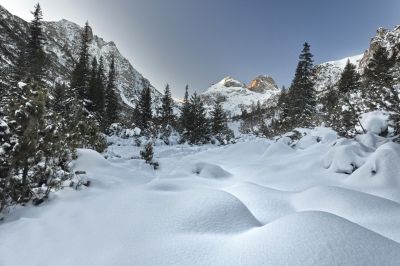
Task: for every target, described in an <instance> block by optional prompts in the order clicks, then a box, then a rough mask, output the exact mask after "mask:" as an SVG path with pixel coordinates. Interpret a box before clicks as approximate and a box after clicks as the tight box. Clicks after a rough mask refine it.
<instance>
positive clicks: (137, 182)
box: [0, 128, 400, 266]
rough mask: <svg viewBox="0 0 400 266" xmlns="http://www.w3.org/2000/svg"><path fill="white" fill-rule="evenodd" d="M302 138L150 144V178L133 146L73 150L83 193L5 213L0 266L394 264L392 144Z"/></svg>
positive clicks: (397, 183) (322, 132)
mask: <svg viewBox="0 0 400 266" xmlns="http://www.w3.org/2000/svg"><path fill="white" fill-rule="evenodd" d="M304 131H305V132H307V133H308V134H307V136H306V137H303V138H302V139H301V140H300V141H299V142H297V144H296V145H295V146H293V147H292V144H294V143H290V142H289V139H288V138H282V139H280V140H278V141H276V142H274V141H269V140H266V139H261V138H256V137H245V136H244V137H243V138H242V140H240V141H238V143H236V144H232V145H228V146H222V147H217V146H212V145H206V146H202V147H197V146H193V147H191V146H187V145H181V146H173V147H169V146H156V147H155V153H156V154H155V157H156V160H158V161H159V162H160V166H161V168H160V169H159V170H158V171H154V170H152V169H150V167H149V166H148V165H146V164H144V163H143V162H142V161H141V160H138V159H135V158H137V156H138V154H139V150H140V148H139V147H135V146H133V143H134V142H133V141H132V140H121V139H117V138H113V139H112V140H113V141H114V142H115V144H114V145H112V146H110V147H109V149H108V152H107V153H106V154H105V155H107V159H105V158H104V155H100V154H98V153H96V152H94V151H91V150H80V151H79V159H78V161H77V162H75V169H77V170H86V171H87V173H88V177H89V179H90V180H91V181H92V186H91V187H90V188H88V189H84V190H81V191H74V190H71V189H64V190H63V191H61V192H58V193H57V194H56V195H54V196H53V197H52V198H51V200H50V201H49V202H48V203H46V204H44V205H42V206H40V207H36V208H34V207H25V208H17V209H14V210H13V211H11V213H10V214H9V216H8V217H7V218H6V220H5V222H4V223H3V224H2V225H1V226H0V236H1V241H0V265H49V266H50V265H51V266H52V265H363V266H364V265H398V264H399V262H400V244H399V243H400V229H399V228H400V193H399V192H400V164H399V161H400V146H399V145H398V144H394V143H386V142H387V141H386V140H385V139H383V138H380V137H377V136H376V135H374V134H372V133H368V134H366V135H363V136H360V137H358V138H357V140H344V139H340V140H337V138H336V134H335V132H332V131H331V130H329V129H326V128H318V129H316V130H313V131H309V130H304ZM288 144H289V145H288ZM132 158H133V159H132ZM352 165H353V166H352ZM354 169H356V170H355V171H354ZM352 171H354V172H352Z"/></svg>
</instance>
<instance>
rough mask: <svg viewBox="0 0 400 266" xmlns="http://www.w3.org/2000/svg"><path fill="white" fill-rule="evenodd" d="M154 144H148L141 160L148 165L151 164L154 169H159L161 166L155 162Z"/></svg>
mask: <svg viewBox="0 0 400 266" xmlns="http://www.w3.org/2000/svg"><path fill="white" fill-rule="evenodd" d="M153 156H154V152H153V144H152V143H151V142H149V143H147V144H146V146H145V147H144V150H142V151H140V158H142V159H143V160H144V161H145V162H146V163H147V164H150V165H151V166H153V167H154V169H158V167H159V164H158V162H155V161H154V160H153Z"/></svg>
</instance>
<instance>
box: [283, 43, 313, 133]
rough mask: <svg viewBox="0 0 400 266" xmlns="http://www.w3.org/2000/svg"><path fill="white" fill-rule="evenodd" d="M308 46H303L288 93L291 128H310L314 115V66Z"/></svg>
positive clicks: (306, 44)
mask: <svg viewBox="0 0 400 266" xmlns="http://www.w3.org/2000/svg"><path fill="white" fill-rule="evenodd" d="M312 57H313V55H312V54H311V52H310V45H309V44H308V43H305V44H304V47H303V50H302V51H301V54H300V56H299V63H298V65H297V68H296V73H295V77H294V79H293V82H292V85H291V87H290V89H289V92H288V98H289V99H288V107H289V108H288V117H287V120H288V121H287V122H288V123H290V126H291V128H295V127H311V126H313V124H314V123H313V119H314V116H315V113H316V99H315V90H314V66H313V59H312Z"/></svg>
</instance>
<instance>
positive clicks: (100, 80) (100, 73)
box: [93, 56, 116, 120]
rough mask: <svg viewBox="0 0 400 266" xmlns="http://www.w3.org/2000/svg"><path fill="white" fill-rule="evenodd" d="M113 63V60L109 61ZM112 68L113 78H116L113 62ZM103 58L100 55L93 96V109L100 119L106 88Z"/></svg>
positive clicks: (101, 117) (102, 112)
mask: <svg viewBox="0 0 400 266" xmlns="http://www.w3.org/2000/svg"><path fill="white" fill-rule="evenodd" d="M111 64H113V62H111ZM113 68H114V70H113V72H114V79H116V77H115V76H116V74H115V63H114V66H113ZM104 71H105V70H104V59H103V57H102V56H101V57H100V61H99V67H98V69H97V77H96V88H97V91H96V94H95V95H94V98H93V103H94V106H95V110H96V112H97V116H98V118H99V119H100V120H102V119H103V116H104V108H105V90H106V77H105V74H104Z"/></svg>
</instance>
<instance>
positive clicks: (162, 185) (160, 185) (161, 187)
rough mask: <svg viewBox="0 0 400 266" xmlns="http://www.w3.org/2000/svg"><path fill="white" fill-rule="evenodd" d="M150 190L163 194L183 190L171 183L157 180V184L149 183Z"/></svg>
mask: <svg viewBox="0 0 400 266" xmlns="http://www.w3.org/2000/svg"><path fill="white" fill-rule="evenodd" d="M148 188H149V189H150V190H155V191H161V192H175V191H179V190H181V189H182V187H181V186H179V185H178V184H175V183H174V182H170V181H161V180H157V182H155V183H149V184H148Z"/></svg>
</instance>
